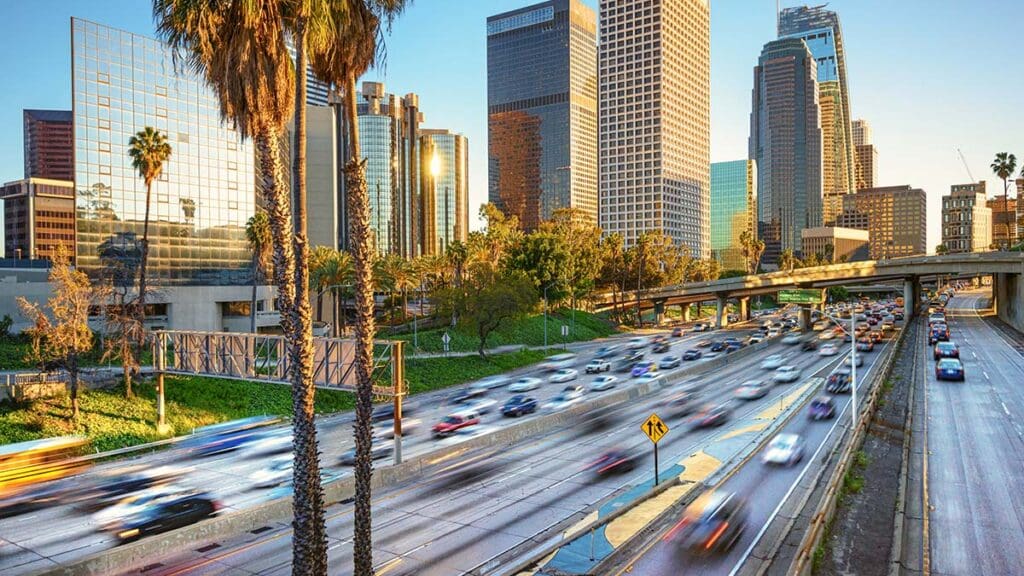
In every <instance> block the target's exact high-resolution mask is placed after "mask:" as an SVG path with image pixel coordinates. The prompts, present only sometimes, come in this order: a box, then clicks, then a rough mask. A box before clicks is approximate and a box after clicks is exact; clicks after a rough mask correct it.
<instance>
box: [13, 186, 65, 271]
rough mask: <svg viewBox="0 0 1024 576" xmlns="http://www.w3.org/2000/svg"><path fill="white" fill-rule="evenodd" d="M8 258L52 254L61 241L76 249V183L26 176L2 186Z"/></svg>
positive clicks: (45, 256) (37, 256) (46, 256)
mask: <svg viewBox="0 0 1024 576" xmlns="http://www.w3.org/2000/svg"><path fill="white" fill-rule="evenodd" d="M0 200H3V201H4V251H5V253H6V254H5V256H4V257H5V258H17V259H19V260H21V259H30V258H44V259H50V258H53V255H54V253H55V252H56V249H57V246H58V245H63V246H64V247H65V248H67V249H68V251H69V252H70V254H71V255H74V253H75V185H74V183H73V182H70V181H68V180H48V179H46V178H25V179H24V180H15V181H14V182H8V183H6V184H4V185H3V186H0Z"/></svg>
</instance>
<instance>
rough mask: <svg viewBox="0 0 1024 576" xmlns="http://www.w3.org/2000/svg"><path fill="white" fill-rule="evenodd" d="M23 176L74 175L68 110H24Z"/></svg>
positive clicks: (67, 177) (60, 177) (59, 177)
mask: <svg viewBox="0 0 1024 576" xmlns="http://www.w3.org/2000/svg"><path fill="white" fill-rule="evenodd" d="M22 118H23V120H24V147H25V178H47V179H49V180H65V181H70V180H73V179H74V178H75V164H74V160H73V159H72V158H73V154H72V143H71V142H72V138H71V111H70V110H25V111H24V112H23V113H22Z"/></svg>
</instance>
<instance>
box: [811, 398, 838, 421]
mask: <svg viewBox="0 0 1024 576" xmlns="http://www.w3.org/2000/svg"><path fill="white" fill-rule="evenodd" d="M835 415H836V403H835V402H834V401H833V400H832V397H831V396H818V397H817V398H815V399H813V400H811V404H810V406H808V408H807V417H808V418H810V419H811V420H830V419H832V418H833V417H835Z"/></svg>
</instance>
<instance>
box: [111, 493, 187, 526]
mask: <svg viewBox="0 0 1024 576" xmlns="http://www.w3.org/2000/svg"><path fill="white" fill-rule="evenodd" d="M187 493H188V489H187V488H184V487H182V486H176V485H164V486H156V487H153V488H149V489H146V490H141V491H139V492H135V493H133V494H130V495H128V496H127V497H125V498H122V499H120V500H118V501H117V502H116V503H114V504H113V505H111V506H108V507H106V508H103V509H102V510H100V511H99V512H96V513H94V514H93V515H92V523H93V524H94V525H96V526H97V528H98V529H99V530H101V531H105V532H109V531H112V530H113V529H115V528H116V527H117V525H118V523H119V522H120V520H121V519H122V518H126V517H128V516H131V515H133V514H136V513H138V512H139V511H141V510H144V509H146V508H147V507H148V506H151V505H153V504H154V503H156V502H158V501H159V500H161V499H164V498H174V497H176V496H179V495H182V494H187Z"/></svg>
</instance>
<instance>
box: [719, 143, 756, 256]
mask: <svg viewBox="0 0 1024 576" xmlns="http://www.w3.org/2000/svg"><path fill="white" fill-rule="evenodd" d="M744 232H750V233H751V235H752V236H753V237H754V238H756V237H757V164H756V163H755V162H754V161H753V160H735V161H732V162H715V163H713V164H711V257H712V258H714V259H715V260H718V262H719V263H720V264H721V265H722V269H724V270H744V271H746V269H747V261H746V258H744V257H743V246H742V245H741V244H740V235H741V234H743V233H744Z"/></svg>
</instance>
